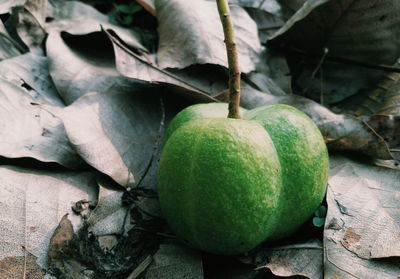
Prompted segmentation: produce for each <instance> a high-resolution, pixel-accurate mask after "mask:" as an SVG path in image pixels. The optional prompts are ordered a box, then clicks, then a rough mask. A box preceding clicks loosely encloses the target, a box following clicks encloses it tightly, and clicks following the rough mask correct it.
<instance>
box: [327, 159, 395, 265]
mask: <svg viewBox="0 0 400 279" xmlns="http://www.w3.org/2000/svg"><path fill="white" fill-rule="evenodd" d="M399 179H400V173H399V172H398V171H396V170H391V169H385V168H379V167H371V166H366V165H361V164H357V163H355V162H352V161H350V160H347V161H345V162H344V163H341V164H339V165H337V166H336V167H335V168H334V169H333V170H332V175H331V178H330V180H329V191H328V216H327V219H326V224H327V225H326V227H325V234H326V241H331V242H332V243H336V245H337V246H339V245H341V246H342V248H344V249H347V250H349V251H351V252H353V253H354V254H356V255H357V256H358V257H360V258H363V259H372V258H388V257H399V256H400V243H399V241H398V235H399V233H400V226H399V223H400V208H399V206H398V202H397V197H398V196H399V195H400V190H399V187H398V181H399ZM328 252H329V251H328Z"/></svg>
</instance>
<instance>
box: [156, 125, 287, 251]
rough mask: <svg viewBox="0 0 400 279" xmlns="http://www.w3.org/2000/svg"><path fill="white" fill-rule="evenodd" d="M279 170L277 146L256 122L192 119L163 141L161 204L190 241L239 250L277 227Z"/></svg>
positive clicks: (216, 248) (209, 247)
mask: <svg viewBox="0 0 400 279" xmlns="http://www.w3.org/2000/svg"><path fill="white" fill-rule="evenodd" d="M255 162H257V163H255ZM280 173H281V170H280V165H279V161H278V155H277V154H276V151H275V148H274V145H273V143H272V141H271V139H270V137H269V136H268V134H267V133H266V132H265V130H264V129H263V127H261V125H259V124H258V123H256V122H250V121H245V120H236V119H227V118H219V119H218V118H210V119H196V120H192V121H189V122H188V123H186V124H184V125H183V126H181V127H180V128H179V129H177V130H176V131H175V132H174V133H173V134H172V135H171V136H170V138H169V140H168V141H167V143H166V144H165V146H164V149H163V153H162V157H161V161H160V168H159V172H158V181H159V184H158V194H159V199H160V204H161V209H162V211H163V214H164V217H165V218H166V220H167V221H168V224H169V225H170V226H171V228H172V229H173V230H174V232H175V233H176V234H177V235H178V236H179V237H180V238H182V239H186V240H187V241H188V242H189V244H190V245H191V246H193V247H195V248H199V249H202V250H206V251H208V252H212V253H216V254H237V253H241V252H244V251H247V250H249V249H251V248H253V247H255V246H256V245H257V244H258V243H260V242H261V241H263V240H264V239H265V238H266V237H267V236H268V234H270V233H271V232H272V230H273V229H274V225H275V223H276V219H275V218H274V216H276V213H275V210H276V208H277V205H278V200H279V198H278V196H279V189H280V188H281V187H282V185H281V176H280ZM266 185H268V187H265V186H266Z"/></svg>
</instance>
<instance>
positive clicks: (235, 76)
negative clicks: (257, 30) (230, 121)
mask: <svg viewBox="0 0 400 279" xmlns="http://www.w3.org/2000/svg"><path fill="white" fill-rule="evenodd" d="M217 6H218V12H219V17H220V18H221V23H222V27H223V29H224V35H225V45H226V53H227V56H228V65H229V114H228V117H229V118H238V119H240V110H239V105H240V67H239V57H238V53H237V48H236V42H235V33H234V30H233V24H232V18H231V14H230V11H229V5H228V1H227V0H217Z"/></svg>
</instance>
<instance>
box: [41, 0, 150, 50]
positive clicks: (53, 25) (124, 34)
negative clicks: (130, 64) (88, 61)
mask: <svg viewBox="0 0 400 279" xmlns="http://www.w3.org/2000/svg"><path fill="white" fill-rule="evenodd" d="M48 16H49V17H51V19H52V20H51V21H50V22H48V23H47V24H46V26H45V29H46V31H47V32H48V33H60V32H62V31H66V32H68V33H69V34H71V35H76V36H78V35H88V34H91V33H96V32H100V31H101V28H102V27H103V28H105V29H113V30H114V31H115V32H116V33H117V34H118V35H119V36H120V37H121V38H122V39H123V40H124V41H125V42H126V43H127V44H128V45H130V46H131V47H133V48H135V49H139V50H142V51H146V48H145V47H144V46H143V45H142V43H141V41H140V36H139V34H138V33H137V32H136V31H135V30H133V29H128V28H123V27H121V26H118V25H115V24H111V23H110V22H109V19H108V16H107V15H105V14H102V13H100V12H99V11H98V10H96V9H95V8H93V7H92V6H89V5H86V4H84V3H82V2H79V1H52V2H51V5H50V7H49V12H48ZM80 46H81V47H88V44H85V45H82V44H81V45H80ZM96 46H98V45H96ZM92 50H93V49H92ZM94 50H96V49H94ZM61 54H62V52H61Z"/></svg>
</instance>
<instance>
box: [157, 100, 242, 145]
mask: <svg viewBox="0 0 400 279" xmlns="http://www.w3.org/2000/svg"><path fill="white" fill-rule="evenodd" d="M246 111H247V110H246V109H244V108H240V113H241V114H242V115H243V114H244V113H246ZM227 116H228V104H226V103H208V104H196V105H192V106H190V107H187V108H185V109H183V110H181V111H180V112H179V113H178V114H177V115H176V116H175V117H174V118H173V119H172V121H171V122H170V123H169V125H168V128H167V131H166V133H165V139H164V142H165V141H166V140H167V139H168V138H169V137H170V135H171V134H172V133H173V132H174V131H175V130H176V129H178V128H179V127H180V126H182V125H183V124H185V123H186V122H188V121H191V120H194V119H200V118H226V117H227Z"/></svg>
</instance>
